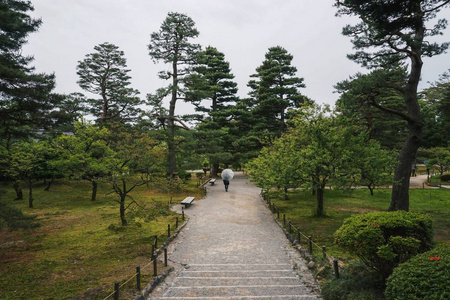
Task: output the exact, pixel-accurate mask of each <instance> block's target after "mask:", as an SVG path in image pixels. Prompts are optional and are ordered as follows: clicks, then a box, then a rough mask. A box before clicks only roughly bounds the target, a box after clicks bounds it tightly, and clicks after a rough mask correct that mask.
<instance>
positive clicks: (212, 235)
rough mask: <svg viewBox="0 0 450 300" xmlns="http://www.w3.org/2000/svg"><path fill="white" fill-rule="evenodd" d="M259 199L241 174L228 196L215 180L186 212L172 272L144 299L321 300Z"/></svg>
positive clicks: (172, 256)
mask: <svg viewBox="0 0 450 300" xmlns="http://www.w3.org/2000/svg"><path fill="white" fill-rule="evenodd" d="M259 193H260V189H259V188H257V187H256V186H255V185H253V184H251V183H250V182H249V181H248V178H247V177H246V176H245V175H243V174H242V173H236V175H235V178H234V179H233V180H231V183H230V188H229V191H228V192H225V189H224V186H223V183H222V181H221V180H219V179H218V180H217V181H216V184H215V185H213V186H209V185H208V187H207V196H206V197H205V198H203V199H201V200H195V201H194V204H193V205H192V206H191V207H188V208H187V209H185V213H186V214H187V215H188V216H189V218H190V219H189V222H188V223H187V225H186V226H185V227H184V228H183V230H182V231H181V232H180V234H179V235H178V237H177V238H176V240H175V241H174V242H173V243H172V244H171V245H170V247H169V261H170V262H171V264H172V265H173V266H174V267H175V271H174V272H172V274H171V275H170V276H169V277H168V278H167V279H166V280H165V281H164V283H162V284H161V285H159V286H158V287H157V288H156V289H155V291H154V292H153V293H152V294H151V295H150V297H149V298H148V299H320V297H319V294H320V293H319V291H318V288H317V285H316V283H315V281H314V279H313V277H312V275H311V273H310V272H309V270H308V269H307V267H306V265H305V262H304V260H303V259H302V258H301V257H300V256H299V254H298V252H297V251H296V250H295V249H293V248H292V247H291V245H290V243H289V241H288V240H287V239H286V236H285V235H284V233H283V232H282V230H281V229H280V227H279V226H278V225H277V224H276V223H275V221H274V219H273V217H272V215H271V214H270V212H269V211H268V209H267V208H266V207H265V205H264V203H263V201H262V200H261V199H260V197H259ZM176 209H179V210H180V211H181V207H180V206H178V205H177V207H176Z"/></svg>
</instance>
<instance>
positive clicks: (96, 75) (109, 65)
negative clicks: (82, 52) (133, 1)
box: [77, 43, 142, 123]
mask: <svg viewBox="0 0 450 300" xmlns="http://www.w3.org/2000/svg"><path fill="white" fill-rule="evenodd" d="M94 50H95V51H96V52H94V53H90V54H87V55H86V57H85V59H84V60H82V61H79V62H78V66H77V74H78V76H79V77H80V79H79V80H78V84H79V85H80V87H81V88H82V89H84V90H86V91H88V92H91V93H93V94H95V95H99V96H100V97H101V99H90V100H89V102H88V104H89V108H90V112H91V113H92V114H93V115H94V116H96V117H97V118H98V120H99V121H100V122H101V123H105V122H106V121H111V120H114V121H117V120H118V121H120V122H123V123H125V122H132V121H134V119H135V118H136V116H137V114H138V113H139V112H140V109H139V108H138V105H140V104H141V103H142V101H141V100H140V99H139V98H138V97H137V95H138V94H139V92H138V91H137V90H135V89H132V88H131V87H130V84H131V82H130V80H131V77H130V76H129V75H128V73H129V72H130V70H129V69H127V61H126V59H125V57H124V52H123V51H120V50H119V47H117V46H116V45H113V44H110V43H103V44H100V45H98V46H95V47H94Z"/></svg>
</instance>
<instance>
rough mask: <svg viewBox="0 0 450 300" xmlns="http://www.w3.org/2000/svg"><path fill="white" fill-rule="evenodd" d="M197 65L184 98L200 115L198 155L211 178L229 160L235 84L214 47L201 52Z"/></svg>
mask: <svg viewBox="0 0 450 300" xmlns="http://www.w3.org/2000/svg"><path fill="white" fill-rule="evenodd" d="M197 64H198V65H197V66H196V67H194V69H193V70H194V72H195V73H194V74H192V75H191V76H189V78H188V80H187V82H186V87H187V88H188V92H187V94H186V97H187V100H188V101H190V102H191V103H193V104H194V105H195V110H196V111H197V112H199V113H201V114H199V115H197V116H195V119H197V121H199V125H198V126H197V132H196V133H197V136H198V139H197V141H198V145H197V147H196V149H197V152H199V153H200V154H202V155H205V156H207V157H208V159H209V162H210V165H211V176H217V171H218V168H219V164H220V163H225V164H227V163H228V162H229V161H230V158H231V153H230V150H231V149H230V148H231V147H232V141H231V136H230V135H229V134H228V129H227V128H229V125H230V124H229V122H230V119H229V115H230V111H229V107H230V105H232V104H235V102H236V93H237V83H236V82H234V81H233V79H234V75H233V74H231V70H230V65H229V63H228V62H227V61H225V55H224V54H223V53H221V52H219V51H218V50H217V49H216V48H214V47H207V48H206V49H205V50H204V51H201V52H200V53H199V55H198V57H197Z"/></svg>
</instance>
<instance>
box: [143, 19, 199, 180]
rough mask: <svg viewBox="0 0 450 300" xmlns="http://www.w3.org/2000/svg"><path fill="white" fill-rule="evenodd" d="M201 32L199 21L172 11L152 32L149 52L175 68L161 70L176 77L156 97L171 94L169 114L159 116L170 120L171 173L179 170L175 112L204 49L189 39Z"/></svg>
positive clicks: (168, 126) (163, 74)
mask: <svg viewBox="0 0 450 300" xmlns="http://www.w3.org/2000/svg"><path fill="white" fill-rule="evenodd" d="M198 34H199V32H198V31H197V29H196V28H195V23H194V21H193V20H192V19H191V18H190V17H188V16H187V15H184V14H179V13H173V12H171V13H169V14H168V15H167V17H166V19H165V20H164V21H163V23H162V25H161V27H160V29H159V31H158V32H153V33H152V34H151V40H150V44H149V45H148V49H149V55H150V57H151V58H152V59H153V60H154V61H155V63H156V62H158V61H162V62H164V63H166V64H170V65H171V71H162V72H160V73H159V77H160V78H161V79H165V80H168V79H172V83H171V84H170V85H169V86H168V87H167V88H165V89H160V90H158V91H157V95H154V97H153V98H156V100H159V101H161V100H162V98H163V97H165V96H167V95H170V104H169V112H168V113H169V114H168V115H161V116H159V119H160V120H162V121H164V122H167V124H168V125H167V129H168V137H167V144H168V150H169V157H168V165H169V166H168V173H169V174H170V175H173V174H174V173H175V172H176V170H177V166H176V151H177V149H176V148H177V147H176V142H175V129H176V125H175V122H177V121H179V119H177V118H176V116H175V107H176V103H177V100H179V99H180V98H181V97H183V96H184V94H185V91H184V90H183V88H182V87H183V83H184V78H185V77H186V75H188V74H190V73H191V67H192V64H193V63H194V62H195V59H194V58H195V55H196V53H197V52H198V51H199V49H200V46H199V45H197V44H193V43H191V42H190V41H189V40H190V39H192V38H196V37H197V36H198Z"/></svg>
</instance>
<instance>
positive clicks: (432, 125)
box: [420, 72, 450, 148]
mask: <svg viewBox="0 0 450 300" xmlns="http://www.w3.org/2000/svg"><path fill="white" fill-rule="evenodd" d="M420 95H421V96H422V102H421V104H422V111H423V112H424V118H423V119H424V135H425V136H424V143H423V146H424V147H427V148H428V147H445V146H447V145H450V138H449V134H448V133H449V132H450V73H449V72H446V73H444V74H442V75H441V77H440V79H439V80H438V81H437V82H435V83H433V84H432V86H431V87H429V88H427V89H425V90H423V91H422V92H421V93H420Z"/></svg>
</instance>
